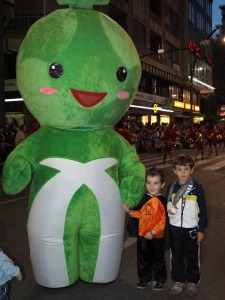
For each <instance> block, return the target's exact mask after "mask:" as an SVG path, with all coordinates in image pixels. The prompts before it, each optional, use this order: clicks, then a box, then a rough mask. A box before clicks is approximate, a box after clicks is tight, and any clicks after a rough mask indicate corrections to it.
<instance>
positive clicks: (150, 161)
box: [0, 149, 225, 300]
mask: <svg viewBox="0 0 225 300" xmlns="http://www.w3.org/2000/svg"><path fill="white" fill-rule="evenodd" d="M182 151H183V152H185V153H188V154H190V155H192V156H194V154H195V150H194V149H193V150H175V151H174V152H173V154H174V155H176V154H178V153H180V152H182ZM140 158H141V161H142V162H143V163H144V164H145V166H146V167H149V166H152V165H156V166H158V167H161V168H163V170H164V172H165V179H166V183H168V182H169V181H170V180H172V179H174V178H175V177H174V175H173V172H172V170H171V166H170V165H169V164H167V163H166V164H162V154H158V153H154V154H141V155H140ZM224 171H225V150H219V155H218V156H217V157H216V156H215V154H214V153H213V154H212V155H211V156H205V159H204V160H203V161H200V160H199V161H198V162H197V163H196V167H195V171H194V173H193V177H194V178H195V179H196V180H197V181H198V182H199V183H201V184H202V185H203V188H204V191H205V196H206V200H207V206H208V228H207V232H206V236H205V240H204V241H203V243H202V246H201V282H200V285H199V293H198V295H197V297H195V298H194V299H199V300H222V299H224V298H225V276H224V270H225V239H224V237H225V234H224V229H225V197H224V195H225V172H224ZM164 191H165V190H164ZM28 192H29V188H27V189H26V190H25V191H23V192H22V193H20V194H19V195H16V196H14V197H10V196H6V195H5V194H4V192H3V191H2V188H0V198H1V201H0V247H1V248H3V249H4V251H5V252H6V253H7V254H8V255H9V256H10V257H11V258H12V259H13V260H14V262H15V264H18V265H19V266H20V267H21V269H22V272H23V275H24V279H23V281H21V282H18V281H17V280H16V279H13V280H12V281H11V283H10V300H51V299H52V300H53V299H54V300H64V299H65V300H67V299H77V300H89V299H90V300H105V299H107V300H111V299H113V300H120V299H121V300H122V299H123V300H128V299H131V300H132V299H136V300H138V299H141V300H145V299H146V300H147V299H148V300H149V299H157V300H158V299H161V300H167V299H172V300H173V299H179V300H180V299H188V296H187V294H186V291H184V292H183V293H182V294H181V295H179V296H173V295H171V294H170V291H169V290H170V287H171V285H172V281H171V279H170V272H169V268H170V266H169V255H170V253H169V251H167V252H166V260H167V270H168V279H167V281H166V283H165V285H164V288H163V290H162V291H161V292H157V291H153V290H152V288H151V285H149V286H148V287H146V288H145V289H144V290H138V289H137V288H136V287H135V285H136V283H137V281H138V278H137V271H136V243H135V238H128V237H127V235H126V237H125V242H124V254H123V258H122V262H121V268H120V272H119V276H118V278H117V279H116V280H115V281H114V282H113V283H109V284H88V283H85V282H82V281H78V282H77V283H75V284H74V285H72V286H70V287H66V288H61V289H48V288H43V287H41V286H39V285H38V284H37V283H36V282H35V280H34V277H33V273H32V268H31V262H30V258H29V246H28V239H27V232H26V211H27V206H28Z"/></svg>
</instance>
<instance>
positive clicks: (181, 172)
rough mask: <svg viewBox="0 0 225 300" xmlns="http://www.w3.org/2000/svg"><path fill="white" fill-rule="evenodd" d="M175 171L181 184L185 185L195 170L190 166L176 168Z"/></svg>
mask: <svg viewBox="0 0 225 300" xmlns="http://www.w3.org/2000/svg"><path fill="white" fill-rule="evenodd" d="M173 171H174V173H175V174H176V175H177V178H178V180H179V183H181V184H184V183H185V182H186V181H187V180H188V179H189V177H190V176H191V174H192V173H193V171H194V168H191V167H190V166H176V167H175V169H173Z"/></svg>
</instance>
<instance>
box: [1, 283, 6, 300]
mask: <svg viewBox="0 0 225 300" xmlns="http://www.w3.org/2000/svg"><path fill="white" fill-rule="evenodd" d="M7 299H8V285H7V283H5V284H3V285H0V300H7Z"/></svg>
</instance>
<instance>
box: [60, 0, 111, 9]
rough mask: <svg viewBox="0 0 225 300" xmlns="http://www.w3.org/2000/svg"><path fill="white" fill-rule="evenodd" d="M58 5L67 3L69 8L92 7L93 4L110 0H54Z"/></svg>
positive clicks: (103, 3)
mask: <svg viewBox="0 0 225 300" xmlns="http://www.w3.org/2000/svg"><path fill="white" fill-rule="evenodd" d="M56 1H57V3H58V4H59V5H69V7H70V8H86V9H93V5H106V4H108V3H109V1H110V0H56Z"/></svg>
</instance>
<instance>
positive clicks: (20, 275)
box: [16, 273, 23, 281]
mask: <svg viewBox="0 0 225 300" xmlns="http://www.w3.org/2000/svg"><path fill="white" fill-rule="evenodd" d="M16 278H17V280H18V281H21V280H22V279H23V276H22V274H21V273H20V274H19V275H18V276H16Z"/></svg>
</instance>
